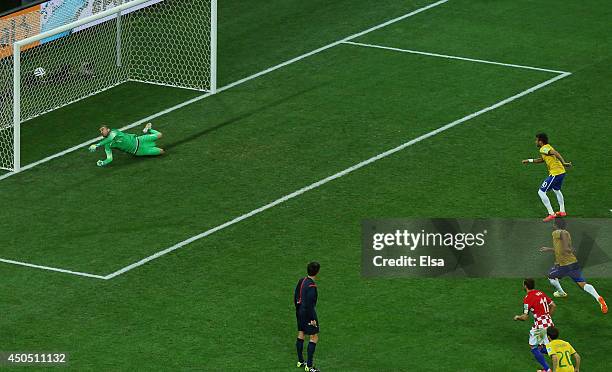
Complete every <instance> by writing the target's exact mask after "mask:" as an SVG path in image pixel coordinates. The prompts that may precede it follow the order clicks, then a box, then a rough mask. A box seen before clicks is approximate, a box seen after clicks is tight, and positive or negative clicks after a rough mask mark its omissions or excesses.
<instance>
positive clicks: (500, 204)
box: [0, 0, 612, 372]
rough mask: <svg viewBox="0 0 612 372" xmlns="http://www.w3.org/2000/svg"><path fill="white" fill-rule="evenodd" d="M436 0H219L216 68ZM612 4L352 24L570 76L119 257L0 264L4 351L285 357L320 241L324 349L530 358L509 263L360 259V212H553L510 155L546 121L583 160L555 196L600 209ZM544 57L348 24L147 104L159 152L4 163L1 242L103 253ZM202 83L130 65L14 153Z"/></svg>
mask: <svg viewBox="0 0 612 372" xmlns="http://www.w3.org/2000/svg"><path fill="white" fill-rule="evenodd" d="M431 2H432V1H425V0H419V1H410V0H381V1H377V2H366V1H347V0H336V1H333V2H330V1H322V0H315V1H297V0H271V1H248V2H247V1H239V0H227V1H220V2H219V80H220V81H219V85H220V86H223V85H225V84H229V83H231V82H234V81H236V80H239V79H241V78H243V77H246V76H249V75H251V74H254V73H256V72H259V71H261V70H264V69H266V68H268V67H271V66H274V65H277V64H279V63H282V62H284V61H286V60H288V59H291V58H293V57H296V56H298V55H301V54H303V53H306V52H309V51H311V50H314V49H316V48H319V47H321V46H324V45H326V44H329V43H332V42H335V41H337V40H340V39H342V38H344V37H346V36H348V35H351V34H354V33H357V32H359V31H362V30H365V29H367V28H369V27H371V26H374V25H377V24H380V23H382V22H385V21H386V20H389V19H392V18H395V17H398V16H401V15H403V14H406V13H409V12H410V11H412V10H415V9H418V8H420V7H423V6H425V5H427V4H430V3H431ZM611 17H612V4H611V3H610V2H609V1H605V0H590V1H579V0H568V1H564V2H557V1H552V0H546V1H538V2H534V1H527V0H516V1H501V0H498V1H485V0H450V1H448V2H447V3H445V4H442V5H440V6H437V7H435V8H433V9H430V10H427V11H425V12H423V13H420V14H418V15H415V16H414V17H410V18H407V19H405V20H403V21H400V22H398V23H394V24H392V25H389V26H387V27H384V28H381V29H379V30H376V31H374V32H371V33H368V34H366V35H364V36H362V37H359V38H357V39H356V40H354V41H356V42H361V43H368V44H378V45H385V46H391V47H395V48H402V49H413V50H419V51H425V52H432V53H440V54H448V55H456V56H463V57H470V58H477V59H485V60H491V61H498V62H504V63H514V64H521V65H528V66H537V67H543V68H549V69H553V70H562V71H568V72H571V73H572V75H571V76H569V77H566V78H563V79H561V80H559V81H557V82H555V83H553V84H551V85H549V86H546V87H544V88H542V89H540V90H537V91H535V92H533V93H531V94H529V95H526V96H525V97H522V98H519V99H517V100H515V101H513V102H511V103H509V104H507V105H504V106H502V107H500V108H498V109H495V110H492V111H490V112H487V113H485V114H483V115H480V116H478V117H476V118H474V119H472V120H469V121H467V122H465V123H462V124H461V125H459V126H456V127H454V128H452V129H449V130H447V131H445V132H442V133H440V134H438V135H436V136H433V137H431V138H428V139H425V140H423V141H421V142H419V143H417V144H415V145H414V146H411V147H409V148H407V149H405V150H403V151H401V152H398V153H396V154H394V155H392V156H389V157H386V158H384V159H382V160H380V161H378V162H376V163H373V164H371V165H368V166H366V167H364V168H362V169H359V170H357V171H356V172H353V173H351V174H349V175H347V176H344V177H342V178H340V179H337V180H334V181H332V182H329V183H327V184H325V185H323V186H321V187H319V188H317V189H315V190H312V191H309V192H307V193H305V194H303V195H301V196H299V197H297V198H294V199H292V200H290V201H287V202H286V203H283V204H280V205H278V206H275V207H274V208H271V209H269V210H266V211H265V212H262V213H260V214H258V215H256V216H254V217H252V218H249V219H246V220H244V221H242V222H240V223H237V224H234V225H232V226H230V227H228V228H226V229H224V230H221V231H219V232H217V233H214V234H212V235H210V236H208V237H206V238H204V239H202V240H198V241H196V242H194V243H192V244H191V245H189V246H186V247H184V248H182V249H180V250H178V251H176V252H173V253H171V254H168V255H166V256H164V257H162V258H160V259H157V260H154V261H152V262H150V263H147V264H145V265H143V266H141V267H138V268H137V269H134V270H132V271H129V272H127V273H125V274H123V275H120V276H117V277H115V278H113V279H112V280H108V281H105V280H99V279H94V278H86V277H79V276H74V275H68V274H63V273H54V272H50V271H44V270H36V269H33V268H28V267H22V266H16V265H9V264H4V263H0V278H1V282H2V285H1V286H0V288H1V291H2V292H1V293H2V296H1V297H2V301H1V305H0V306H1V309H2V317H1V318H0V334H1V338H0V340H1V341H0V345H1V346H0V351H51V350H52V351H66V352H69V353H70V356H71V362H70V365H69V366H68V368H71V369H73V370H75V371H76V370H78V371H84V370H102V371H106V370H109V371H110V370H126V371H128V370H129V371H135V370H142V371H145V370H150V371H153V370H168V371H176V370H204V371H238V370H248V369H257V370H260V369H261V370H272V371H288V370H292V369H295V367H294V360H295V356H294V353H295V352H294V339H295V319H294V313H293V309H292V301H291V300H292V291H293V287H294V285H295V283H296V281H297V279H298V278H299V277H300V276H301V275H303V271H304V268H305V265H306V263H307V262H308V261H309V260H315V259H316V260H318V261H320V262H321V264H322V269H321V274H320V280H319V282H318V283H319V305H318V313H319V318H320V322H321V327H322V334H321V341H320V344H319V346H318V347H317V353H316V364H317V365H318V366H319V367H320V368H321V369H322V370H324V371H494V370H495V371H526V370H533V371H535V370H536V369H537V365H536V364H535V362H534V361H533V360H532V357H531V354H530V352H529V350H528V348H527V335H528V330H529V328H530V326H531V325H530V323H531V322H527V323H517V322H513V321H512V316H513V315H514V314H517V313H519V312H520V311H521V308H522V305H521V303H522V297H523V292H522V290H521V278H508V279H464V280H457V279H452V280H451V279H363V278H361V276H360V262H361V261H360V260H361V246H360V244H361V241H360V237H361V233H360V223H361V221H362V220H363V219H366V218H393V217H467V218H476V217H478V218H481V217H502V218H505V217H508V218H510V217H521V218H534V219H535V218H541V217H543V215H544V208H543V206H542V205H541V202H540V200H539V198H538V196H537V187H538V186H539V183H540V182H541V181H542V179H543V178H544V176H545V170H544V167H543V166H540V167H536V166H530V167H525V166H523V165H521V164H520V160H521V159H523V158H527V157H535V156H536V155H537V152H536V151H537V150H536V148H535V146H534V144H533V136H534V134H535V133H536V132H538V131H545V132H547V133H549V135H550V137H551V142H552V144H553V145H554V146H555V147H556V148H557V149H558V150H560V151H561V152H562V153H563V155H564V156H565V157H566V158H567V159H569V160H572V161H573V162H574V164H575V169H572V171H571V172H570V173H569V175H568V177H567V180H566V183H565V185H564V194H565V198H566V204H567V208H568V212H569V213H570V214H571V215H572V216H574V217H584V218H587V217H589V218H609V217H611V215H612V214H611V210H610V209H611V208H612V203H611V202H612V188H610V185H612V173H610V172H609V164H610V163H611V161H612V156H611V155H610V151H609V147H610V146H609V145H610V138H611V137H612V130H611V129H610V116H611V114H612V111H611V109H610V107H611V106H610V102H612V90H611V89H610V84H609V82H610V81H611V79H612V70H611V69H610V63H612V37H610V33H609V20H610V19H611ZM554 76H555V74H552V73H549V72H543V71H533V70H525V69H517V68H511V67H506V66H498V65H488V64H482V63H475V62H469V61H459V60H450V59H445V58H436V57H431V56H424V55H415V54H408V53H398V52H394V51H388V50H379V49H372V48H366V47H360V46H355V45H347V44H341V45H338V46H335V47H333V48H330V49H328V50H325V51H322V52H320V53H317V54H314V55H312V56H310V57H308V58H305V59H303V60H300V61H298V62H296V63H293V64H290V65H288V66H286V67H283V68H280V69H278V70H276V71H274V72H271V73H269V74H266V75H264V76H262V77H259V78H256V79H253V80H251V81H249V82H247V83H244V84H242V85H240V86H237V87H235V88H232V89H229V90H227V91H224V92H222V93H220V94H218V95H215V96H212V97H209V98H206V99H203V100H201V101H199V102H197V103H194V104H192V105H189V106H187V107H185V108H183V109H180V110H177V111H174V112H172V113H170V114H168V115H164V116H162V117H160V118H158V119H156V120H155V121H154V124H155V127H156V128H157V129H159V130H160V131H162V132H164V138H163V139H162V141H161V142H160V144H161V145H162V146H163V147H165V148H166V149H167V150H168V154H167V156H164V157H161V158H154V159H153V158H151V159H134V158H131V157H129V156H125V155H116V160H115V161H114V162H113V164H112V165H111V166H110V167H109V168H106V169H100V168H97V167H96V166H95V162H96V160H97V159H99V158H100V156H102V154H101V153H96V154H90V153H88V152H87V151H86V150H85V149H81V150H79V151H76V152H73V153H70V154H68V155H66V156H63V157H60V158H58V159H55V160H52V161H50V162H47V163H44V164H42V165H40V166H38V167H35V168H33V169H32V170H28V171H25V172H23V173H22V174H19V175H16V176H13V177H10V178H7V179H4V180H1V181H0V201H1V205H0V220H1V221H2V222H1V228H0V258H5V259H12V260H17V261H23V262H30V263H35V264H39V265H45V266H51V267H60V268H66V269H70V270H75V271H81V272H87V273H93V274H97V275H106V274H109V273H111V272H113V271H115V270H118V269H120V268H122V267H124V266H126V265H129V264H131V263H133V262H135V261H138V260H139V259H141V258H143V257H147V256H149V255H152V254H154V253H155V252H158V251H160V250H162V249H164V248H167V247H169V246H172V245H173V244H175V243H177V242H180V241H183V240H184V239H187V238H189V237H191V236H194V235H196V234H199V233H201V232H203V231H206V230H208V229H211V228H213V227H215V226H218V225H220V224H222V223H224V222H226V221H228V220H231V219H233V218H235V217H237V216H240V215H242V214H244V213H248V212H250V211H252V210H254V209H256V208H258V207H261V206H263V205H265V204H267V203H270V202H272V201H274V200H277V199H278V198H280V197H282V196H284V195H287V194H289V193H291V192H293V191H295V190H298V189H300V188H302V187H304V186H307V185H309V184H312V183H313V182H316V181H318V180H321V179H323V178H325V177H327V176H330V175H332V174H335V173H337V172H339V171H342V170H344V169H346V168H348V167H350V166H352V165H354V164H356V163H359V162H360V161H363V160H365V159H368V158H370V157H372V156H375V155H377V154H379V153H382V152H384V151H386V150H388V149H391V148H393V147H395V146H398V145H400V144H402V143H404V142H406V141H409V140H410V139H412V138H415V137H418V136H420V135H423V134H425V133H428V132H430V131H432V130H434V129H436V128H439V127H441V126H443V125H445V124H447V123H449V122H452V121H454V120H457V119H459V118H462V117H464V116H466V115H469V114H471V113H473V112H475V111H478V110H480V109H483V108H485V107H489V106H491V105H493V104H495V103H497V102H499V101H501V100H503V99H505V98H507V97H510V96H512V95H514V94H517V93H519V92H522V91H524V90H526V89H528V88H530V87H532V86H534V85H537V84H539V83H542V82H544V81H546V80H548V79H551V78H553V77H554ZM197 95H198V93H197V92H193V91H186V90H180V89H173V88H167V87H159V86H148V85H144V84H140V83H129V84H124V85H122V86H119V87H117V88H114V89H112V90H109V91H106V92H104V93H102V94H100V95H97V96H95V97H92V98H89V99H87V100H85V101H81V102H79V103H76V104H73V105H70V106H68V107H66V108H63V109H61V110H58V111H54V112H52V113H50V114H47V115H44V116H42V117H39V118H36V119H34V120H32V121H30V122H28V123H27V124H24V126H23V128H22V138H23V139H22V141H23V145H22V149H23V162H24V163H25V164H27V163H31V162H33V161H36V160H39V159H41V158H43V157H45V156H49V155H52V154H54V153H57V152H59V151H62V150H64V149H66V148H68V147H70V146H73V145H76V144H79V143H81V142H83V141H85V140H88V139H90V138H93V137H95V136H96V135H97V134H96V129H97V127H98V125H99V124H100V122H104V123H108V124H110V125H111V126H114V127H121V126H123V125H126V124H128V123H131V122H133V121H136V120H139V119H141V118H143V117H146V116H148V115H151V114H154V113H156V112H158V111H161V110H163V109H165V108H167V107H171V106H173V105H175V104H178V103H180V102H183V101H186V100H188V99H190V98H193V97H195V96H197ZM138 129H139V128H138ZM553 199H554V198H553ZM553 204H556V201H555V200H553ZM126 206H127V207H128V208H124V207H126ZM120 207H122V208H120ZM535 248H537V247H534V249H535ZM508 255H509V257H510V258H511V252H509V253H508ZM586 274H587V278H588V272H586ZM544 275H545V273H542V278H539V284H540V285H539V287H541V288H542V289H544V290H545V291H546V292H547V293H549V294H550V293H551V292H552V290H551V288H550V286H549V285H548V284H547V283H545V282H544ZM589 279H592V282H593V284H594V285H595V286H596V287H597V289H598V290H599V292H600V293H601V294H602V295H603V296H604V297H608V298H610V299H612V280H611V279H606V278H589ZM564 284H565V287H567V290H568V293H569V297H568V298H567V299H562V300H560V301H557V302H558V303H559V309H558V313H557V314H555V317H554V319H555V322H556V323H557V325H558V326H559V328H561V330H562V338H567V339H568V340H569V341H570V342H572V344H573V345H574V347H575V348H576V349H577V350H578V351H579V352H580V354H581V355H582V357H583V365H584V367H583V369H582V370H585V371H602V372H604V371H609V369H610V367H609V366H610V365H612V359H610V358H611V357H610V353H609V349H610V346H609V340H610V339H612V321H611V320H610V316H609V315H608V316H603V315H602V314H601V313H600V311H599V307H598V306H597V304H596V303H595V302H594V301H593V299H592V298H591V297H590V296H589V295H587V294H586V293H583V292H582V291H581V290H579V289H578V288H576V287H574V286H573V285H572V284H571V283H570V282H567V281H564Z"/></svg>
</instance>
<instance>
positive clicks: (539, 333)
mask: <svg viewBox="0 0 612 372" xmlns="http://www.w3.org/2000/svg"><path fill="white" fill-rule="evenodd" d="M547 344H548V337H547V336H546V328H537V329H533V328H531V330H529V345H531V346H538V345H547Z"/></svg>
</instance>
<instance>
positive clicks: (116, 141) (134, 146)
mask: <svg viewBox="0 0 612 372" xmlns="http://www.w3.org/2000/svg"><path fill="white" fill-rule="evenodd" d="M96 146H97V147H102V146H104V152H106V160H104V161H103V165H106V164H108V163H110V162H111V161H113V151H112V150H111V149H117V150H121V151H123V152H127V153H128V154H133V155H135V154H136V151H137V150H138V138H137V136H136V135H135V134H128V133H123V132H122V131H120V130H118V129H111V131H110V133H109V134H108V136H107V137H106V138H105V139H103V140H102V141H100V143H98V144H97V145H96Z"/></svg>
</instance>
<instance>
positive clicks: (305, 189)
mask: <svg viewBox="0 0 612 372" xmlns="http://www.w3.org/2000/svg"><path fill="white" fill-rule="evenodd" d="M569 75H571V74H570V73H563V74H561V75H557V76H555V77H553V78H552V79H549V80H546V81H545V82H543V83H540V84H538V85H535V86H533V87H531V88H529V89H526V90H524V91H522V92H520V93H518V94H515V95H513V96H512V97H508V98H506V99H504V100H502V101H499V102H497V103H496V104H494V105H491V106H489V107H486V108H484V109H482V110H479V111H476V112H474V113H472V114H470V115H467V116H464V117H463V118H461V119H458V120H455V121H453V122H451V123H448V124H446V125H444V126H442V127H440V128H438V129H435V130H433V131H431V132H429V133H426V134H423V135H421V136H419V137H416V138H414V139H412V140H410V141H408V142H405V143H403V144H401V145H399V146H397V147H394V148H392V149H390V150H387V151H385V152H383V153H380V154H378V155H376V156H373V157H371V158H369V159H367V160H364V161H362V162H360V163H357V164H355V165H353V166H351V167H349V168H346V169H345V170H343V171H340V172H338V173H336V174H333V175H331V176H329V177H327V178H324V179H322V180H320V181H317V182H315V183H312V184H310V185H308V186H306V187H303V188H301V189H299V190H297V191H294V192H292V193H291V194H288V195H285V196H283V197H281V198H279V199H277V200H275V201H273V202H271V203H268V204H266V205H264V206H262V207H259V208H257V209H254V210H252V211H251V212H249V213H245V214H243V215H242V216H239V217H236V218H234V219H232V220H230V221H227V222H225V223H223V224H221V225H219V226H217V227H214V228H212V229H210V230H207V231H204V232H202V233H200V234H198V235H195V236H192V237H190V238H188V239H186V240H183V241H182V242H179V243H177V244H175V245H173V246H171V247H169V248H166V249H164V250H161V251H159V252H157V253H155V254H153V255H151V256H148V257H145V258H143V259H142V260H140V261H137V262H134V263H133V264H131V265H128V266H126V267H124V268H122V269H119V270H117V271H115V272H114V273H111V274H109V275H106V276H105V277H104V279H112V278H114V277H116V276H118V275H121V274H123V273H126V272H128V271H130V270H133V269H135V268H137V267H139V266H142V265H144V264H146V263H147V262H149V261H152V260H154V259H156V258H159V257H161V256H163V255H165V254H168V253H170V252H173V251H176V250H177V249H180V248H182V247H184V246H186V245H188V244H191V243H193V242H195V241H197V240H200V239H202V238H205V237H207V236H209V235H211V234H213V233H215V232H217V231H219V230H223V229H224V228H226V227H229V226H232V225H235V224H237V223H239V222H241V221H244V220H246V219H247V218H250V217H253V216H255V215H256V214H259V213H261V212H263V211H265V210H267V209H270V208H272V207H275V206H277V205H279V204H281V203H284V202H286V201H288V200H291V199H293V198H295V197H297V196H300V195H302V194H304V193H306V192H308V191H310V190H314V189H316V188H318V187H320V186H323V185H325V184H326V183H328V182H330V181H333V180H335V179H337V178H340V177H343V176H346V175H347V174H349V173H352V172H354V171H356V170H358V169H360V168H363V167H365V166H366V165H369V164H372V163H374V162H376V161H378V160H380V159H383V158H386V157H387V156H390V155H392V154H395V153H396V152H398V151H402V150H403V149H405V148H407V147H409V146H412V145H414V144H417V143H419V142H421V141H423V140H425V139H427V138H429V137H433V136H435V135H437V134H439V133H442V132H444V131H446V130H448V129H450V128H452V127H455V126H457V125H459V124H461V123H464V122H466V121H468V120H470V119H473V118H475V117H477V116H480V115H482V114H484V113H486V112H489V111H492V110H495V109H496V108H499V107H501V106H503V105H506V104H508V103H510V102H512V101H514V100H517V99H519V98H521V97H523V96H526V95H528V94H530V93H533V92H535V91H536V90H538V89H541V88H543V87H545V86H547V85H550V84H552V83H554V82H556V81H557V80H560V79H563V78H564V77H566V76H569Z"/></svg>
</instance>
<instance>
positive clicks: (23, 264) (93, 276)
mask: <svg viewBox="0 0 612 372" xmlns="http://www.w3.org/2000/svg"><path fill="white" fill-rule="evenodd" d="M0 262H4V263H7V264H11V265H18V266H26V267H32V268H35V269H41V270H47V271H55V272H59V273H64V274H72V275H77V276H85V277H88V278H96V279H106V277H104V276H102V275H96V274H90V273H83V272H80V271H72V270H66V269H59V268H57V267H50V266H42V265H35V264H31V263H27V262H21V261H15V260H7V259H5V258H0Z"/></svg>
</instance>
